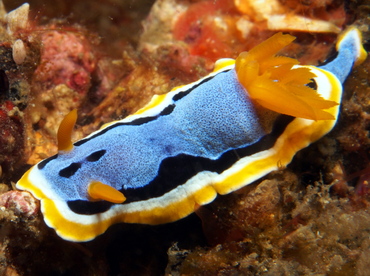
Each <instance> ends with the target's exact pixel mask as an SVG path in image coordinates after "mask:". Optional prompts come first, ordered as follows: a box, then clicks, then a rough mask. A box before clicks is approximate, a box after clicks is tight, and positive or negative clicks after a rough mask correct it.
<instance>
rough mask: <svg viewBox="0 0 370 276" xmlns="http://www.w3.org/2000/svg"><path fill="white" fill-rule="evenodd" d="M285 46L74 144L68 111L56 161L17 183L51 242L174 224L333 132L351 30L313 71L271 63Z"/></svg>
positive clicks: (353, 60)
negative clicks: (116, 228)
mask: <svg viewBox="0 0 370 276" xmlns="http://www.w3.org/2000/svg"><path fill="white" fill-rule="evenodd" d="M293 39H294V37H292V36H290V35H283V34H281V33H279V34H276V35H274V36H273V37H271V38H270V39H268V40H267V41H265V42H263V43H262V44H260V45H259V46H257V47H255V48H254V49H252V50H251V51H249V52H248V53H242V54H241V55H240V56H239V57H238V58H237V59H236V60H232V59H225V60H220V61H218V62H217V63H216V66H215V70H214V71H213V72H212V73H211V74H209V75H208V76H206V77H204V78H202V79H200V80H199V81H197V82H194V83H191V84H188V85H185V86H181V87H178V88H175V89H173V90H172V91H170V92H169V93H167V94H165V95H161V96H154V97H153V99H152V100H151V102H150V103H149V104H148V105H147V106H145V107H144V108H142V109H140V110H139V111H138V112H136V113H135V114H133V115H131V116H129V117H127V118H125V119H123V120H120V121H115V122H112V123H109V124H106V125H104V126H103V127H102V128H101V129H100V130H98V131H96V132H94V133H92V134H90V135H89V136H87V137H86V138H84V139H82V140H80V141H77V142H75V143H74V144H72V142H71V141H70V133H71V131H72V129H73V126H74V123H75V121H76V116H77V113H76V112H75V111H73V112H71V113H70V114H68V115H67V116H66V118H65V119H64V120H63V122H62V123H61V126H60V128H59V131H58V147H59V152H58V154H56V155H54V156H52V157H50V158H48V159H45V160H43V161H41V162H40V163H38V164H37V165H35V166H33V167H32V168H31V169H30V170H29V171H28V172H26V173H25V175H24V176H23V177H22V178H21V179H20V180H19V182H18V183H17V188H19V189H22V190H27V191H29V192H31V193H32V194H33V195H34V196H35V197H36V198H38V199H40V200H41V210H42V213H43V215H44V219H45V222H46V223H47V225H48V226H50V227H52V228H54V229H55V230H56V232H57V234H58V235H59V236H61V237H62V238H64V239H66V240H70V241H88V240H91V239H94V238H95V237H96V236H98V235H100V234H102V233H104V231H105V230H106V229H107V228H108V227H109V226H110V225H112V224H114V223H119V222H126V223H145V224H159V223H167V222H171V221H175V220H178V219H181V218H183V217H185V216H187V215H189V214H190V213H192V212H193V211H194V209H195V208H197V206H199V205H204V204H207V203H209V202H211V201H212V200H213V199H214V198H215V197H216V195H217V194H227V193H230V192H232V191H234V190H236V189H239V188H241V187H243V186H245V185H248V184H250V183H252V182H253V181H255V180H257V179H259V178H260V177H262V176H264V175H266V174H267V173H269V172H271V171H273V170H276V169H278V167H279V166H285V165H287V164H288V163H289V162H290V161H291V160H292V158H293V156H294V155H295V154H296V153H297V152H298V151H299V150H301V149H302V148H304V147H306V146H308V145H309V144H310V143H312V142H314V141H316V140H318V139H319V138H321V137H322V136H323V135H325V134H326V133H328V132H329V131H330V130H331V129H332V128H333V126H334V125H335V123H336V120H337V118H338V114H339V104H340V101H341V96H342V83H343V82H344V80H345V79H346V77H347V76H348V74H349V73H350V71H351V69H352V67H353V65H354V64H359V63H361V62H362V61H364V60H365V58H366V52H365V51H364V49H363V48H362V45H361V34H360V33H359V31H358V30H357V29H355V28H351V29H349V30H347V31H346V32H344V34H343V35H342V36H341V37H340V38H339V41H338V43H337V51H338V55H337V57H336V58H335V59H334V60H333V61H331V62H330V63H328V64H326V65H325V66H321V67H314V66H300V65H298V62H297V61H296V60H294V59H291V58H287V57H279V56H277V57H276V56H275V54H276V53H277V52H278V51H279V50H280V49H281V48H282V47H284V46H285V45H287V44H289V43H290V42H291V41H292V40H293ZM310 87H313V88H310Z"/></svg>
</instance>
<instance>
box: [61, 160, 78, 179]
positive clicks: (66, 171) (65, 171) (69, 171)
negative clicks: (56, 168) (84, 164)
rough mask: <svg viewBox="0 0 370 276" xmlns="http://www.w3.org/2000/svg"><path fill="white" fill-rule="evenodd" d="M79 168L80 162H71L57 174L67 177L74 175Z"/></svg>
mask: <svg viewBox="0 0 370 276" xmlns="http://www.w3.org/2000/svg"><path fill="white" fill-rule="evenodd" d="M79 168H81V164H80V163H72V164H71V165H69V166H68V167H66V168H64V169H62V170H61V171H60V172H59V175H60V176H61V177H66V178H69V177H71V176H72V175H74V174H75V173H76V172H77V170H78V169H79Z"/></svg>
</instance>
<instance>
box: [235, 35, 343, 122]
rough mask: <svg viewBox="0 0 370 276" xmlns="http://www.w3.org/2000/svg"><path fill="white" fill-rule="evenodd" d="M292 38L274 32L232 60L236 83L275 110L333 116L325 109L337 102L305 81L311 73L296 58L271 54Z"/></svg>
mask: <svg viewBox="0 0 370 276" xmlns="http://www.w3.org/2000/svg"><path fill="white" fill-rule="evenodd" d="M294 39H295V37H294V36H291V35H283V34H282V33H277V34H275V35H274V36H272V37H270V38H269V39H267V40H266V41H264V42H262V43H261V44H259V45H258V46H256V47H254V48H253V49H252V50H251V51H249V52H243V53H241V54H240V55H239V57H238V58H237V59H236V61H235V70H236V72H237V75H238V79H239V81H240V83H241V84H242V85H243V86H244V88H245V89H246V90H247V92H248V94H249V96H250V97H251V98H252V99H253V100H254V101H256V102H257V103H259V104H260V105H261V106H263V107H265V108H268V109H270V110H273V111H275V112H278V113H282V114H286V115H290V116H294V117H299V118H305V119H311V120H333V119H335V118H334V116H333V115H332V114H330V113H328V112H326V111H325V109H328V108H331V107H333V106H335V105H338V103H336V102H334V101H329V100H325V99H323V98H322V97H320V96H319V94H318V93H317V92H316V91H315V90H314V89H311V88H310V87H309V86H307V84H309V83H310V82H311V80H312V79H313V78H314V77H315V74H314V73H312V72H311V70H310V69H309V68H307V67H300V66H297V65H298V64H299V62H298V61H297V60H296V59H293V58H288V57H283V56H275V54H276V53H277V52H278V51H279V50H281V49H282V48H283V47H285V46H287V45H288V44H290V43H291V42H292V41H293V40H294Z"/></svg>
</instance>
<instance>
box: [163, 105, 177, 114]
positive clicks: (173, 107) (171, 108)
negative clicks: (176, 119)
mask: <svg viewBox="0 0 370 276" xmlns="http://www.w3.org/2000/svg"><path fill="white" fill-rule="evenodd" d="M174 109H175V105H174V104H171V105H169V106H167V107H166V108H165V109H163V110H162V112H161V113H159V115H160V116H165V115H169V114H171V112H172V111H173V110H174Z"/></svg>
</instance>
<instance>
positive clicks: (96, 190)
mask: <svg viewBox="0 0 370 276" xmlns="http://www.w3.org/2000/svg"><path fill="white" fill-rule="evenodd" d="M87 192H88V194H89V196H90V197H91V199H93V200H105V201H108V202H112V203H123V202H124V201H125V200H126V197H125V196H124V195H123V193H121V192H120V191H118V190H116V189H115V188H113V187H112V186H109V185H107V184H104V183H101V182H99V181H93V182H91V183H90V185H89V187H88V190H87Z"/></svg>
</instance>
